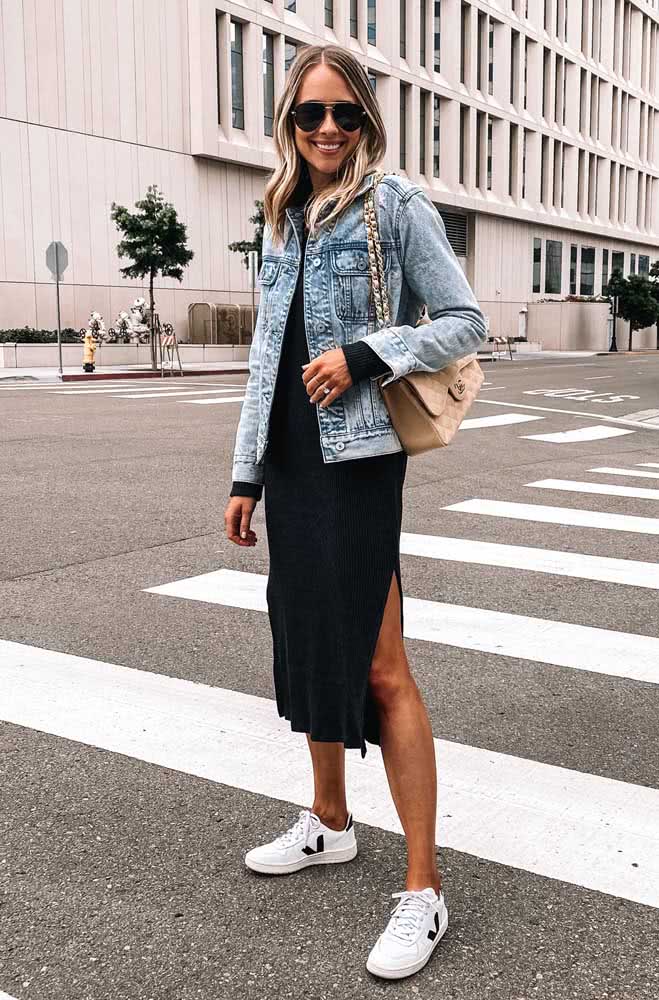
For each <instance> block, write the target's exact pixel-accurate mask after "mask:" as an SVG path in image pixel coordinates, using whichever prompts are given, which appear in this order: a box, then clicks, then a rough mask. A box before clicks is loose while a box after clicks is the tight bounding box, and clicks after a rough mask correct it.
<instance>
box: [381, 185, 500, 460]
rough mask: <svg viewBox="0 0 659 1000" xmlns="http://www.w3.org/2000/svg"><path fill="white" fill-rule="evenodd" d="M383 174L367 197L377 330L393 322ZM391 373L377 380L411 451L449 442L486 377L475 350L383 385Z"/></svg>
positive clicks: (418, 450) (399, 435)
mask: <svg viewBox="0 0 659 1000" xmlns="http://www.w3.org/2000/svg"><path fill="white" fill-rule="evenodd" d="M383 176H384V173H383V171H377V172H376V175H375V179H374V182H373V185H372V186H371V187H370V188H369V190H368V193H367V195H366V198H365V200H364V220H365V222H366V234H367V239H368V256H369V270H370V277H371V292H372V294H373V299H374V301H375V309H376V315H377V321H378V329H380V328H381V327H384V326H390V325H391V320H390V314H389V300H388V296H387V286H386V284H385V279H384V266H383V262H382V248H381V245H380V236H379V232H378V223H377V215H376V211H375V197H374V196H375V191H376V188H377V185H378V184H379V183H380V181H381V180H382V177H383ZM425 322H427V323H428V322H431V321H430V320H425ZM417 325H418V324H417ZM386 377H387V376H386V375H381V376H380V378H378V379H377V380H376V381H377V384H378V388H379V390H380V392H381V393H382V397H383V399H384V402H385V405H386V407H387V410H388V412H389V416H390V418H391V422H392V424H393V426H394V430H395V431H396V434H397V435H398V437H399V439H400V443H401V444H402V446H403V448H404V450H405V451H406V452H407V454H408V455H418V454H419V453H420V452H424V451H429V450H430V449H431V448H442V447H444V446H446V445H447V444H449V442H450V441H451V439H452V438H453V436H454V434H455V432H456V431H457V429H458V427H459V426H460V424H461V422H462V420H463V419H464V416H465V414H466V413H467V410H468V409H469V407H470V406H471V404H472V403H473V401H474V399H475V398H476V395H477V394H478V391H479V389H480V387H481V385H482V384H483V381H484V379H485V376H484V374H483V371H482V369H481V366H480V365H479V363H478V361H477V356H476V354H468V355H466V357H464V358H459V359H458V360H457V361H454V362H452V363H451V364H450V365H447V366H446V367H445V368H441V369H440V370H439V371H436V372H420V371H417V372H410V373H409V374H408V375H403V376H401V377H400V378H398V379H395V380H394V381H393V382H390V383H389V385H386V386H384V388H383V387H382V385H381V383H382V381H383V380H384V379H385V378H386Z"/></svg>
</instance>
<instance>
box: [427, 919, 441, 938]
mask: <svg viewBox="0 0 659 1000" xmlns="http://www.w3.org/2000/svg"><path fill="white" fill-rule="evenodd" d="M438 931H439V913H435V929H434V931H428V937H429V938H430V940H431V941H434V940H435V938H436V937H437V932H438Z"/></svg>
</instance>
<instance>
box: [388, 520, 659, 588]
mask: <svg viewBox="0 0 659 1000" xmlns="http://www.w3.org/2000/svg"><path fill="white" fill-rule="evenodd" d="M400 551H401V552H402V553H404V554H405V555H413V556H422V557H424V558H430V559H447V560H449V561H452V562H458V563H472V564H476V565H481V566H500V567H506V568H508V569H522V570H529V571H531V572H535V573H552V574H554V575H555V576H569V577H574V578H576V579H579V580H598V581H600V582H606V583H619V584H623V585H627V586H630V587H647V588H649V589H651V590H659V564H658V563H653V562H637V561H635V560H633V559H611V558H609V557H607V556H591V555H586V554H585V553H582V552H562V551H560V550H552V549H536V548H532V547H529V546H524V545H502V544H500V543H498V542H478V541H472V540H471V539H468V538H447V537H446V536H445V535H418V534H412V533H411V532H408V531H403V532H401V537H400Z"/></svg>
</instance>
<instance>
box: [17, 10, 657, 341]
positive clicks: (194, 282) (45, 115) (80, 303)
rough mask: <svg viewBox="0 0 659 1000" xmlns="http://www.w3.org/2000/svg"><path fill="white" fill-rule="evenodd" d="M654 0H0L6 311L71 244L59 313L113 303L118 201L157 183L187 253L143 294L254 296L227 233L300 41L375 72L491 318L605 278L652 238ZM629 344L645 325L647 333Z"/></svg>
mask: <svg viewBox="0 0 659 1000" xmlns="http://www.w3.org/2000/svg"><path fill="white" fill-rule="evenodd" d="M656 4H657V0H654V3H653V2H649V3H648V2H645V0H570V2H569V3H568V0H510V2H506V3H504V4H503V5H501V6H498V5H496V4H493V3H492V4H488V3H484V2H476V0H474V2H469V0H272V2H270V0H245V2H242V3H239V2H231V0H0V329H7V328H11V327H18V326H24V325H28V326H36V327H48V328H52V327H54V326H55V315H56V314H55V294H54V289H53V283H52V280H51V278H50V273H49V271H48V270H47V267H46V263H45V251H46V247H47V246H48V244H49V243H50V242H51V240H54V239H59V240H61V241H62V242H63V243H64V244H65V245H66V247H67V248H68V250H69V259H70V263H69V268H68V270H67V272H66V274H65V280H64V285H63V286H62V320H63V325H65V326H66V325H71V326H74V327H79V326H81V325H82V324H83V323H84V322H85V321H86V319H87V317H88V315H89V312H90V311H91V309H92V308H94V309H98V310H99V311H100V312H102V313H103V315H104V317H105V319H106V323H107V324H108V325H109V323H110V322H112V320H114V318H115V317H116V315H117V313H118V312H119V310H121V309H125V308H127V306H128V304H129V303H130V302H131V301H132V299H133V298H134V297H135V296H136V295H137V294H141V292H142V288H143V286H142V285H140V284H139V283H137V282H134V281H126V280H124V279H123V278H122V276H121V274H120V272H119V268H120V266H122V264H125V263H127V262H126V261H121V260H119V258H118V257H117V255H116V252H115V247H116V244H117V242H118V240H119V235H120V234H119V233H118V232H117V231H116V229H115V227H114V224H113V223H112V221H111V219H110V205H111V203H112V202H113V201H116V202H119V203H120V204H124V205H127V206H129V207H132V206H133V205H134V202H135V201H136V200H137V199H138V198H140V197H142V196H143V195H144V193H145V192H146V188H147V186H148V185H149V184H158V186H159V187H160V188H161V189H162V191H163V193H164V195H165V197H166V198H167V200H168V201H172V202H173V203H174V205H175V207H176V209H177V211H178V213H179V218H180V219H181V220H182V221H183V222H185V224H186V225H187V227H188V237H189V245H190V247H191V249H192V250H193V251H194V253H195V257H194V260H193V261H192V264H191V265H190V267H189V268H188V269H187V271H186V273H185V278H184V280H183V282H182V283H181V284H179V283H178V282H176V281H174V280H172V279H165V280H162V281H160V282H158V284H157V290H156V300H157V308H158V310H159V312H160V315H161V318H162V319H163V320H171V321H172V322H174V323H175V325H176V328H177V331H178V333H179V336H180V337H181V339H183V340H185V339H187V310H188V304H189V303H190V302H197V301H211V302H234V303H248V302H249V301H250V292H249V287H248V278H247V272H246V270H245V267H244V265H243V263H242V260H241V257H240V255H239V254H236V253H231V252H230V251H229V250H228V248H227V244H229V243H230V242H233V241H235V240H241V239H250V238H251V236H252V232H253V228H252V226H251V224H250V223H249V221H248V219H249V216H250V215H252V214H253V213H254V211H255V206H254V202H255V200H256V199H259V198H261V197H262V195H263V188H264V185H265V182H266V180H267V176H268V174H269V172H270V171H271V170H272V168H273V166H274V164H275V155H274V150H273V141H272V119H273V113H274V108H275V105H276V102H277V99H278V97H279V94H280V93H281V91H282V88H283V85H284V81H285V74H286V72H287V67H288V65H289V64H290V61H291V59H292V58H293V57H294V55H295V53H296V51H297V50H298V49H299V47H300V46H304V45H307V44H316V43H320V44H323V43H329V42H332V43H335V44H339V45H342V46H344V47H346V48H348V49H350V50H351V51H352V52H354V53H355V54H356V55H357V57H358V58H359V59H360V60H361V61H362V63H363V65H364V66H365V68H366V69H367V70H368V73H369V76H370V78H371V81H372V85H373V86H374V87H375V89H376V93H377V96H378V99H379V101H380V105H381V107H382V111H383V115H384V119H385V123H386V126H387V133H388V143H389V145H388V150H387V155H386V158H385V161H384V167H385V169H387V170H393V171H396V172H397V173H400V174H403V175H405V176H408V177H409V178H410V179H412V180H413V181H414V182H415V183H418V184H420V185H421V186H422V187H423V188H424V189H425V190H426V192H427V193H428V195H429V196H430V198H431V199H432V200H433V202H434V203H435V205H436V206H437V208H438V210H439V211H440V212H441V214H442V217H443V219H444V222H445V225H446V229H447V232H448V234H449V238H450V240H451V243H452V245H453V248H454V250H455V252H456V253H457V254H458V256H459V257H460V258H461V261H462V263H463V266H464V268H465V271H466V273H467V276H468V278H469V280H470V282H471V284H472V287H473V288H474V291H475V294H476V296H477V298H478V300H479V302H480V303H481V306H482V308H483V310H484V312H485V313H486V314H487V315H488V317H489V320H490V329H491V332H492V333H494V334H503V335H509V336H514V335H516V334H517V329H518V315H519V312H520V309H522V308H523V307H524V306H525V305H526V304H527V303H529V302H534V301H536V300H540V299H561V298H566V297H567V296H570V295H576V296H592V295H598V294H600V293H601V292H602V290H603V288H605V286H606V281H607V279H608V276H609V275H610V273H611V271H612V269H613V268H614V267H620V268H621V269H622V270H623V272H624V274H625V275H627V274H630V273H647V272H648V270H649V267H650V266H651V263H652V262H653V261H654V260H655V259H657V258H659V169H658V167H659V138H658V137H657V127H658V124H659V118H658V113H659V102H658V101H657V92H658V87H659V70H658V66H657V63H658V60H659V15H658V10H657V6H656ZM641 338H646V339H647V344H645V343H644V341H643V339H637V340H636V345H637V346H653V337H652V332H651V331H648V332H647V334H645V333H644V334H642V335H641Z"/></svg>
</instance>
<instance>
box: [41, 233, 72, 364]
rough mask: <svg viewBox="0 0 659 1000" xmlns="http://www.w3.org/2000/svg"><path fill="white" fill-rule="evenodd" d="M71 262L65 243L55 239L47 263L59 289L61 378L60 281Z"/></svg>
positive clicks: (58, 335)
mask: <svg viewBox="0 0 659 1000" xmlns="http://www.w3.org/2000/svg"><path fill="white" fill-rule="evenodd" d="M68 264H69V253H68V250H67V249H66V247H65V246H64V244H63V243H60V242H59V241H54V242H53V243H51V244H50V245H49V247H48V249H47V250H46V265H47V267H48V270H49V271H50V273H51V274H52V276H53V278H54V279H55V283H56V289H57V348H58V351H59V374H60V378H61V377H62V375H63V374H64V372H63V370H62V322H61V318H60V301H59V283H60V279H61V277H62V275H63V274H64V272H65V270H66V268H67V267H68Z"/></svg>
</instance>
